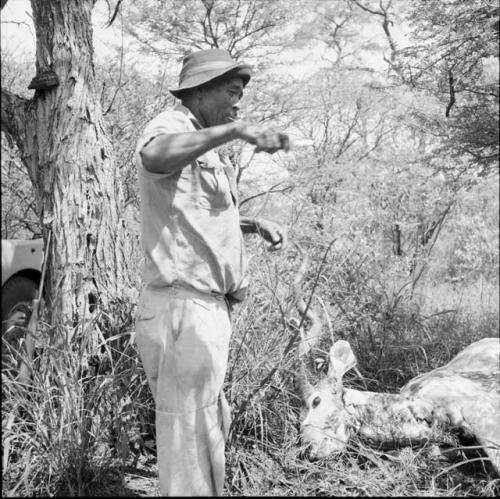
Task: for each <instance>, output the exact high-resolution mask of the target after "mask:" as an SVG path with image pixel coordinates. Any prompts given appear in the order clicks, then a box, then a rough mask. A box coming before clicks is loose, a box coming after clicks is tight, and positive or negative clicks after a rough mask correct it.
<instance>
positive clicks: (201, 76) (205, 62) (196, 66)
mask: <svg viewBox="0 0 500 499" xmlns="http://www.w3.org/2000/svg"><path fill="white" fill-rule="evenodd" d="M226 73H231V75H233V74H234V76H239V77H241V79H242V80H243V86H245V85H246V84H247V83H248V82H249V81H250V76H251V68H250V66H249V65H248V64H244V63H242V62H237V61H235V60H234V59H232V58H231V56H230V55H229V52H228V51H227V50H222V49H209V50H200V51H198V52H193V53H191V54H189V55H187V56H186V57H184V60H183V62H182V70H181V73H180V75H179V86H178V87H177V88H169V91H170V93H172V94H173V95H174V96H175V97H180V94H181V92H182V91H183V90H188V89H190V88H196V87H199V86H200V85H203V84H204V83H207V82H209V81H211V80H214V79H215V78H218V77H219V76H222V75H224V74H226Z"/></svg>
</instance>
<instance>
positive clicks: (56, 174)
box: [2, 0, 130, 325]
mask: <svg viewBox="0 0 500 499" xmlns="http://www.w3.org/2000/svg"><path fill="white" fill-rule="evenodd" d="M31 6H32V11H33V22H34V25H35V30H36V76H37V77H40V76H42V75H46V74H48V73H50V74H51V75H56V77H57V78H56V80H58V84H56V85H55V86H50V87H49V88H45V89H38V90H35V94H34V97H33V98H32V99H31V100H26V99H22V98H20V97H18V96H16V95H13V94H11V93H9V92H7V91H4V90H2V129H3V130H4V131H6V132H7V133H9V134H10V135H11V136H12V137H13V138H14V140H15V141H16V143H17V145H18V147H19V150H20V152H21V156H22V160H23V162H24V164H25V165H26V167H27V169H28V172H29V176H30V178H31V180H32V182H33V185H34V191H35V193H36V197H37V205H38V210H39V215H40V219H41V222H42V228H43V234H44V238H45V239H46V238H47V235H48V233H49V231H52V248H53V251H51V254H50V260H49V265H48V281H47V282H46V286H47V290H48V296H50V297H51V300H52V306H51V309H52V317H53V319H56V321H57V323H58V324H61V323H62V324H66V325H73V324H74V323H75V322H76V321H79V320H81V319H82V318H83V317H84V316H85V315H87V316H88V309H89V303H88V300H89V296H91V297H93V299H96V298H97V299H98V300H99V301H100V302H102V303H104V304H109V303H110V301H112V300H114V299H116V298H119V297H121V296H122V295H123V290H124V289H126V288H127V287H128V286H129V282H128V279H127V274H126V272H125V258H126V255H127V253H128V252H129V251H130V248H129V247H127V244H126V238H125V221H124V220H123V218H122V217H121V216H120V210H121V206H122V196H121V189H120V186H119V183H118V176H117V172H116V168H115V164H114V161H113V152H112V148H111V144H110V141H109V139H108V137H107V135H106V132H105V128H104V124H103V118H102V111H101V107H100V103H99V100H98V98H97V97H96V92H95V75H94V65H93V45H92V22H91V21H92V19H91V13H92V8H93V6H94V0H79V1H76V2H67V1H66V0H31ZM53 80H54V79H52V80H51V81H52V83H51V85H53ZM26 83H27V84H28V83H29V82H26ZM91 300H92V298H91Z"/></svg>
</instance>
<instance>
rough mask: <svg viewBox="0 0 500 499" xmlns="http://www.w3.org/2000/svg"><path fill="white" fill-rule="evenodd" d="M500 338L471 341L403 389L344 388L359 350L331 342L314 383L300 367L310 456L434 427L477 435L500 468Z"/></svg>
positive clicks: (402, 440) (428, 432)
mask: <svg viewBox="0 0 500 499" xmlns="http://www.w3.org/2000/svg"><path fill="white" fill-rule="evenodd" d="M499 357H500V340H499V338H486V339H482V340H480V341H476V342H475V343H472V345H470V346H468V347H467V348H465V349H464V350H463V351H462V352H460V353H459V354H458V355H457V356H456V357H454V358H453V359H452V360H451V361H450V362H449V363H448V364H446V365H445V366H443V367H439V368H437V369H433V370H432V371H430V372H428V373H425V374H421V375H420V376H417V377H416V378H414V379H412V380H411V381H409V382H408V383H407V384H406V385H405V386H404V387H403V388H402V389H401V391H400V393H398V394H389V393H376V392H369V391H361V390H354V389H350V388H345V387H344V386H343V383H342V378H343V376H344V374H345V373H346V372H347V371H348V370H350V369H352V368H354V367H355V365H356V357H355V356H354V353H353V351H352V349H351V346H350V345H349V343H348V342H347V341H343V340H340V341H336V342H335V343H334V344H333V346H332V347H331V349H330V354H329V366H328V374H327V376H326V378H324V379H322V380H321V381H320V382H319V383H318V384H317V386H312V385H311V384H310V383H309V382H308V381H307V379H306V376H305V370H304V369H303V368H302V371H301V373H300V375H299V376H298V378H297V386H298V389H299V392H300V395H301V397H302V399H303V401H304V404H305V407H304V409H303V411H302V416H301V419H302V421H301V438H302V440H303V443H305V444H308V445H309V446H310V456H311V457H312V458H321V457H326V456H329V455H331V454H335V453H338V452H341V451H342V450H344V449H345V448H346V446H347V444H348V442H349V439H350V438H351V437H352V436H353V435H359V436H360V437H361V438H362V439H363V440H366V441H368V442H369V443H370V444H372V445H375V446H377V447H383V448H387V447H393V448H394V447H399V446H402V445H412V444H417V443H423V442H425V441H429V440H433V435H435V434H436V432H435V429H436V428H442V429H445V430H446V429H450V430H459V431H462V432H465V434H466V435H469V436H473V437H475V439H476V440H477V441H478V442H479V444H480V445H481V446H482V447H483V448H484V451H485V452H486V454H487V457H488V458H489V459H490V460H491V462H492V464H493V466H494V468H495V470H496V471H497V473H500V393H499V392H500V386H499V371H500V369H499V362H500V361H499Z"/></svg>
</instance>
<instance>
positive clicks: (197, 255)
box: [136, 104, 247, 300]
mask: <svg viewBox="0 0 500 499" xmlns="http://www.w3.org/2000/svg"><path fill="white" fill-rule="evenodd" d="M199 128H201V127H200V125H199V124H198V122H197V121H196V118H195V117H194V116H193V114H192V113H191V112H190V111H189V109H187V108H186V107H184V106H182V105H180V104H179V105H177V106H176V107H175V108H174V109H172V110H169V111H165V112H163V113H161V114H160V115H158V116H157V117H156V118H154V119H153V120H152V121H151V122H150V123H149V124H148V125H147V126H146V128H145V129H144V132H143V134H142V136H141V137H140V139H139V141H138V144H137V149H136V163H137V167H138V174H139V175H138V177H139V185H140V197H141V233H142V246H143V248H144V251H145V253H146V263H145V265H144V268H143V273H142V275H143V279H144V281H145V282H146V284H147V285H148V286H150V287H153V288H162V287H166V286H181V287H186V288H194V289H195V290H197V291H200V292H202V293H209V294H213V293H216V294H223V295H230V296H231V297H232V298H234V299H236V300H242V299H243V297H244V295H245V290H246V287H247V280H246V276H245V274H246V266H247V263H246V255H245V249H244V244H243V235H242V232H241V229H240V223H239V212H238V206H237V203H238V197H237V190H236V178H235V173H234V171H233V168H232V166H229V165H225V164H224V163H223V162H222V161H221V160H220V158H219V155H218V153H217V152H216V151H215V150H210V151H208V152H207V153H205V154H203V155H201V156H199V157H198V158H197V159H196V160H195V161H193V162H192V163H191V164H189V165H187V166H185V167H184V168H183V169H182V170H180V171H177V172H174V173H152V172H149V171H147V170H146V169H145V168H144V166H143V164H142V159H141V155H140V154H139V153H140V151H141V149H142V148H143V147H144V146H145V145H146V144H147V143H148V142H149V141H150V140H152V139H153V138H155V137H157V136H158V135H163V134H172V133H183V132H194V131H196V130H197V129H199Z"/></svg>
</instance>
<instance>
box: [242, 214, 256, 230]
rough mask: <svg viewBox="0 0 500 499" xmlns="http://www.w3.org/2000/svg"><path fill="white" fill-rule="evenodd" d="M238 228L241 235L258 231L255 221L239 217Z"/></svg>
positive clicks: (254, 219)
mask: <svg viewBox="0 0 500 499" xmlns="http://www.w3.org/2000/svg"><path fill="white" fill-rule="evenodd" d="M240 228H241V232H243V234H255V233H256V232H257V230H258V223H257V219H256V218H250V217H242V216H240Z"/></svg>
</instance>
